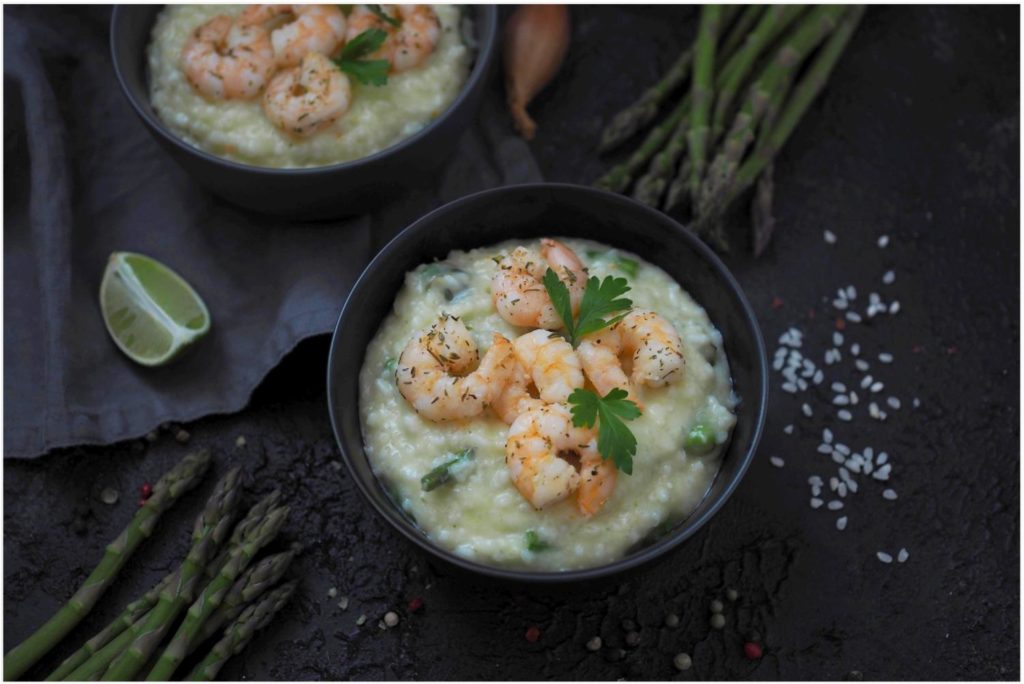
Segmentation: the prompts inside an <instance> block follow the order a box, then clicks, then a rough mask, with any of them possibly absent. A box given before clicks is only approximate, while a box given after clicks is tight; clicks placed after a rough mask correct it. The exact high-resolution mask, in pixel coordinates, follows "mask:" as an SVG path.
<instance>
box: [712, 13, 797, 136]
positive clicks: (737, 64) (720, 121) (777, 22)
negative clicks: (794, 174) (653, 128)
mask: <svg viewBox="0 0 1024 684" xmlns="http://www.w3.org/2000/svg"><path fill="white" fill-rule="evenodd" d="M801 12H803V7H802V6H800V5H771V6H769V7H768V8H767V9H765V12H764V14H763V15H762V16H761V20H760V21H759V22H758V23H757V27H756V28H754V30H753V31H751V32H750V34H749V35H748V36H747V38H746V41H745V42H744V44H743V47H742V48H741V49H740V51H739V52H737V53H736V55H735V56H734V57H732V58H731V59H730V60H729V65H728V66H727V68H726V72H725V73H726V76H725V78H723V79H722V80H721V81H718V82H716V83H715V93H716V96H715V112H714V115H713V116H712V125H711V130H712V133H711V140H712V142H714V141H715V140H717V139H718V137H719V136H720V135H721V134H722V129H723V128H724V127H725V117H726V116H727V115H728V114H729V108H730V106H731V105H732V101H733V98H734V97H735V96H736V93H737V92H739V89H740V86H741V85H743V81H744V80H745V79H746V77H747V75H748V74H749V73H750V70H751V69H752V68H753V67H754V63H755V61H756V60H757V58H758V57H759V56H760V55H761V53H762V52H763V51H764V49H765V48H766V47H768V46H769V45H770V44H771V42H772V41H773V40H775V38H776V37H777V36H778V35H779V34H780V33H781V32H782V31H784V30H785V29H786V27H787V26H789V25H790V24H791V23H792V22H793V20H794V19H796V18H797V17H798V16H799V15H800V13H801Z"/></svg>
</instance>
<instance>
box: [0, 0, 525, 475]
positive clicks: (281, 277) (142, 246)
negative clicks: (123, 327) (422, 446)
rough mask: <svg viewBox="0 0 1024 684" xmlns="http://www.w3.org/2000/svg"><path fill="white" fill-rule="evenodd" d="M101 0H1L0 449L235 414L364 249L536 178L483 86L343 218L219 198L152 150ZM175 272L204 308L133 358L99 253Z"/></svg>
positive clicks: (357, 265)
mask: <svg viewBox="0 0 1024 684" xmlns="http://www.w3.org/2000/svg"><path fill="white" fill-rule="evenodd" d="M108 25H109V8H106V7H102V8H101V7H77V8H70V7H60V8H55V7H50V8H45V9H44V8H39V7H13V8H12V7H5V8H4V92H5V95H6V97H5V112H4V113H5V127H4V171H5V174H4V189H5V197H6V199H5V204H4V217H5V220H4V224H5V227H4V371H5V372H4V456H5V457H22V458H25V457H33V456H38V455H40V454H43V453H45V452H46V451H48V450H50V449H53V448H55V447H61V446H69V445H75V444H86V443H89V444H105V443H110V442H115V441H118V440H122V439H126V438H131V437H137V436H140V435H142V434H145V433H146V432H148V431H149V430H152V429H153V428H154V427H156V426H157V425H159V424H160V423H163V422H165V421H187V420H192V419H195V418H198V417H200V416H204V415H208V414H213V413H227V412H232V411H238V410H239V409H241V408H242V407H244V406H245V404H246V402H247V401H248V399H249V396H250V394H251V393H252V391H253V389H254V388H255V387H256V385H257V384H258V383H259V382H260V380H261V379H262V378H263V377H264V376H265V375H266V373H267V372H268V371H269V370H270V369H271V368H273V367H274V366H275V365H276V364H277V363H278V361H279V360H280V359H281V357H282V356H284V355H285V354H286V353H287V352H288V351H289V350H291V349H292V348H293V347H294V346H295V345H296V344H297V343H298V342H299V341H300V340H302V339H303V338H305V337H308V336H311V335H316V334H321V333H326V332H329V331H331V330H332V329H333V326H334V323H335V321H336V319H337V316H338V312H339V310H340V308H341V305H342V303H343V302H344V299H345V296H346V294H347V293H348V290H349V288H350V287H351V285H352V283H353V282H354V281H355V279H356V277H357V276H358V275H359V273H360V271H361V270H362V268H363V267H364V265H365V264H366V263H367V262H368V261H369V259H370V258H371V257H372V255H373V253H374V250H376V249H378V248H379V247H380V246H382V245H383V244H384V243H385V242H386V241H387V240H388V239H389V238H390V237H391V236H393V235H394V234H395V233H397V232H398V231H399V230H400V229H401V228H403V227H405V226H406V225H407V224H408V223H410V222H411V221H413V220H415V218H417V217H418V216H421V215H422V214H424V213H426V212H427V211H429V210H430V209H432V208H434V207H436V206H439V205H440V204H442V203H444V202H446V201H449V200H451V199H454V198H456V197H459V196H461V195H465V194H468V193H471V192H475V191H478V190H482V189H485V188H488V187H494V186H496V185H501V184H508V183H522V182H529V181H535V180H539V179H540V173H539V171H538V169H537V166H536V164H535V163H534V160H533V158H532V156H531V155H530V152H529V150H528V149H527V147H526V145H525V144H523V143H522V142H521V141H519V140H518V139H517V138H515V137H514V136H513V134H512V133H511V127H510V124H509V121H508V118H507V117H506V116H505V113H504V110H503V106H502V104H501V93H500V85H499V84H498V83H497V82H495V83H492V84H491V86H490V88H489V91H488V93H487V95H486V97H485V102H484V105H483V108H482V111H481V114H480V116H479V117H478V123H477V124H476V125H475V126H474V127H473V128H472V129H471V130H469V131H468V132H467V134H466V136H465V138H464V139H463V141H462V143H461V144H460V146H459V151H458V154H457V157H456V158H455V159H453V160H452V162H451V164H450V165H449V166H448V168H447V169H446V171H445V172H444V173H443V174H441V175H440V176H439V178H438V180H437V183H436V187H435V188H434V189H433V190H432V191H429V192H428V191H417V192H414V193H412V194H410V195H409V196H408V197H406V198H404V199H403V200H402V201H400V202H397V203H395V204H393V205H392V206H389V207H388V208H386V209H384V210H381V211H380V212H378V213H375V214H372V215H367V216H361V217H358V218H355V219H349V220H344V221H333V222H318V223H289V222H287V221H283V220H281V219H274V218H267V217H263V216H259V215H255V214H251V213H249V212H246V211H244V210H241V209H237V208H234V207H232V206H230V205H227V204H225V203H223V202H221V201H219V200H218V199H216V198H214V197H212V196H210V195H208V194H207V193H205V192H204V191H203V190H201V189H200V188H199V187H198V186H197V185H196V184H195V183H194V182H193V181H192V180H191V178H190V177H189V176H188V175H186V174H185V173H184V171H182V170H181V169H180V168H179V167H178V166H177V165H175V164H174V162H172V161H171V159H170V158H169V157H168V156H167V155H166V154H164V152H163V151H162V150H161V149H160V148H159V147H158V145H157V144H156V142H155V141H153V140H152V139H151V138H150V137H149V135H148V134H147V132H146V131H145V129H144V128H143V126H142V124H141V123H140V122H139V121H138V120H137V119H136V117H135V114H134V113H133V112H132V111H131V109H130V107H129V105H128V103H127V101H126V100H125V99H124V97H123V96H122V94H121V92H120V90H119V88H118V85H117V83H116V80H115V78H114V74H113V69H112V66H111V63H110V57H109V51H108V48H107V39H108V35H107V34H108V28H107V27H108ZM117 250H128V251H137V252H141V253H143V254H148V255H151V256H153V257H155V258H156V259H159V260H160V261H162V262H164V263H166V264H167V265H169V266H170V267H171V268H173V269H175V270H176V271H178V272H179V273H181V274H182V275H183V276H184V277H185V278H186V279H187V280H188V281H189V282H190V283H192V285H193V286H194V287H195V288H196V290H197V291H198V292H199V293H200V294H201V295H202V296H203V298H204V299H205V301H206V303H207V305H208V306H209V308H210V311H211V314H212V317H213V326H212V329H211V332H210V334H209V336H208V337H207V338H206V339H204V340H203V341H202V342H201V343H200V344H199V345H197V347H196V348H195V349H193V350H190V352H189V353H187V354H186V355H185V356H183V357H181V358H180V359H178V360H177V361H175V362H174V363H172V364H170V365H168V366H166V367H164V368H156V369H147V368H142V367H139V366H137V365H135V364H133V363H132V362H131V361H129V360H128V359H127V358H125V357H124V356H123V355H122V354H121V353H120V352H119V351H118V350H117V348H116V347H115V346H114V344H113V343H112V342H111V340H110V339H109V337H108V335H107V333H106V330H105V328H104V326H103V322H102V320H101V318H100V312H99V304H98V290H99V283H100V279H101V276H102V274H103V269H104V266H105V264H106V260H107V257H108V255H109V254H110V253H111V252H112V251H117Z"/></svg>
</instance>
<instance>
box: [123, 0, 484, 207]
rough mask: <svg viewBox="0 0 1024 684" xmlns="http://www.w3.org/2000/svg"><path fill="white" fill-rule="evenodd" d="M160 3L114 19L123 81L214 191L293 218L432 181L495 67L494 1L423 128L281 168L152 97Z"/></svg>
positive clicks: (166, 142) (478, 12)
mask: <svg viewBox="0 0 1024 684" xmlns="http://www.w3.org/2000/svg"><path fill="white" fill-rule="evenodd" d="M161 9H162V7H161V6H154V5H119V6H117V7H115V8H114V11H113V13H112V16H111V20H110V50H111V55H112V58H113V63H114V70H115V71H116V73H117V80H118V82H119V83H120V84H121V89H122V91H123V92H124V94H125V97H126V98H128V102H129V103H131V106H132V108H133V109H134V110H135V112H136V114H138V115H139V118H140V119H142V122H143V124H145V126H146V128H147V129H148V130H149V132H150V133H151V134H152V135H153V137H154V138H156V140H157V142H159V143H160V144H161V145H162V146H163V147H164V149H166V150H167V152H168V153H169V154H170V155H171V157H172V158H173V159H174V160H175V161H176V162H177V163H178V164H179V165H181V166H182V168H184V169H185V171H187V172H188V173H189V174H190V175H191V176H192V177H193V178H195V180H196V181H197V182H198V183H199V184H200V185H202V186H203V187H205V188H206V189H207V190H209V191H210V192H212V193H214V194H215V195H218V196H220V197H223V198H224V199H226V200H228V201H229V202H231V203H233V204H237V205H239V206H241V207H244V208H246V209H252V210H255V211H259V212H263V213H267V214H275V215H280V216H288V217H290V218H294V219H326V218H338V217H342V216H351V215H355V214H361V213H365V212H368V211H372V210H373V209H376V208H378V207H380V206H383V205H384V204H386V203H387V202H389V201H392V200H394V199H396V198H399V197H401V195H402V193H403V192H404V191H405V190H407V189H408V188H410V187H426V186H428V185H429V184H430V183H431V182H432V181H433V179H434V175H435V173H434V172H435V171H437V170H438V169H439V168H440V167H441V166H442V165H443V164H444V163H445V162H446V161H447V160H448V159H449V158H450V156H451V154H452V153H453V152H454V151H455V150H456V149H457V145H456V143H457V142H458V140H459V138H460V136H461V135H462V134H463V133H464V132H465V131H466V130H467V129H468V128H469V127H470V126H471V125H472V123H473V120H474V118H475V117H476V112H477V110H478V108H479V105H480V99H481V97H482V96H483V91H484V88H485V86H486V84H487V81H488V77H489V75H490V74H491V71H492V66H493V64H494V60H495V56H496V54H497V40H498V12H497V8H496V7H495V6H493V5H473V6H467V7H466V9H467V11H471V12H472V13H473V24H472V25H473V31H474V33H475V39H476V44H477V48H476V55H475V60H474V63H473V67H472V69H471V70H470V73H469V76H468V77H467V79H466V82H465V83H464V84H463V86H462V90H461V91H460V92H459V94H458V95H457V96H456V98H455V100H454V101H453V102H452V103H451V104H450V105H449V106H448V108H447V109H446V110H445V111H443V112H441V113H440V114H439V115H438V116H437V118H436V119H434V120H433V121H431V122H430V123H429V124H427V125H426V126H425V127H424V128H423V129H422V130H420V131H418V132H417V133H414V134H413V135H411V136H409V137H408V138H404V139H402V140H400V141H399V142H397V143H395V144H394V145H392V146H390V147H387V148H385V149H383V150H381V151H379V152H376V153H374V154H372V155H370V156H368V157H363V158H361V159H355V160H352V161H349V162H344V163H341V164H332V165H330V166H316V167H309V168H300V169H277V168H272V167H265V166H254V165H250V164H243V163H241V162H235V161H230V160H228V159H224V158H222V157H218V156H216V155H213V154H210V153H209V152H205V151H203V150H201V149H199V148H198V147H195V146H193V145H191V144H189V143H187V142H185V141H184V140H182V139H181V138H180V137H178V136H177V135H176V134H175V133H173V132H172V131H171V130H170V129H169V128H168V127H167V126H166V125H165V124H164V122H163V121H161V120H160V117H159V116H157V114H156V112H155V111H154V110H153V107H152V105H151V104H150V101H149V75H148V71H149V70H148V67H147V59H146V47H147V46H148V45H149V42H150V36H151V34H152V31H153V24H154V22H155V21H156V17H157V14H158V13H159V12H160V10H161Z"/></svg>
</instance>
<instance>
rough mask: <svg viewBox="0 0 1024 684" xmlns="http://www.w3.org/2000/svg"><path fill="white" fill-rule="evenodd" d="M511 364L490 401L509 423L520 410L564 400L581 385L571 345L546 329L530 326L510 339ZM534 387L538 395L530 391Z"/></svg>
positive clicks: (577, 361)
mask: <svg viewBox="0 0 1024 684" xmlns="http://www.w3.org/2000/svg"><path fill="white" fill-rule="evenodd" d="M512 346H513V348H514V349H515V364H514V366H513V367H512V368H510V370H509V373H508V375H507V376H506V380H505V385H504V386H503V387H502V390H501V392H500V393H499V394H498V396H497V397H496V398H495V400H494V402H492V404H491V408H493V409H494V411H495V413H497V414H498V417H499V418H501V419H502V420H503V421H505V422H506V423H509V424H511V423H512V422H513V421H514V420H515V419H516V418H517V417H518V416H519V415H520V414H522V413H525V412H527V411H529V410H531V409H534V408H537V407H540V406H543V405H544V404H547V403H564V402H565V401H566V400H568V398H569V395H570V394H572V391H573V390H574V389H576V388H577V387H583V367H582V366H581V365H580V361H579V359H578V358H577V357H576V352H574V351H573V348H572V345H570V344H569V343H568V342H566V341H565V340H564V339H563V338H561V337H559V336H558V335H555V334H554V333H550V332H548V331H546V330H534V331H533V332H530V333H526V334H525V335H522V336H520V337H518V338H517V339H516V340H515V341H513V342H512ZM531 387H534V388H536V390H537V394H539V395H540V398H537V397H535V396H534V395H533V394H531V393H530V388H531Z"/></svg>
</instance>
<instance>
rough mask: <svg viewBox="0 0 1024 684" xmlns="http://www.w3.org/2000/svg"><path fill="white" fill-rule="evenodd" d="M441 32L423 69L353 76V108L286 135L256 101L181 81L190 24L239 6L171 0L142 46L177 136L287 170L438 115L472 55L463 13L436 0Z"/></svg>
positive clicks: (336, 158)
mask: <svg viewBox="0 0 1024 684" xmlns="http://www.w3.org/2000/svg"><path fill="white" fill-rule="evenodd" d="M433 7H434V11H435V12H437V16H438V18H439V19H440V21H441V37H440V39H439V41H438V44H437V48H436V50H435V51H434V53H433V54H432V55H431V56H430V57H429V58H428V59H427V61H426V62H425V63H424V65H423V66H421V67H419V68H416V69H412V70H410V71H406V72H404V73H400V74H391V75H389V77H388V83H387V85H385V86H380V87H376V86H364V85H361V84H359V83H357V82H355V80H354V79H351V80H352V107H351V109H349V111H348V112H347V113H346V114H345V116H343V117H342V118H341V119H339V120H338V121H337V122H336V123H335V124H334V125H333V126H331V127H330V128H328V129H326V130H324V131H323V132H321V133H319V134H317V135H314V136H311V137H309V138H304V139H298V138H292V137H290V136H288V135H287V134H285V133H284V132H282V131H281V130H279V129H278V128H276V127H275V126H274V125H273V124H271V123H270V121H268V120H267V118H266V117H265V116H264V115H263V112H262V109H261V107H260V98H257V99H255V100H244V101H243V100H231V101H221V102H213V101H210V100H206V99H205V98H203V97H202V96H201V95H199V94H198V93H197V92H196V91H195V90H193V89H192V87H191V86H190V85H189V84H188V82H187V81H186V80H185V75H184V73H183V72H182V70H181V66H180V63H179V60H180V56H181V50H182V47H183V46H184V45H185V41H186V40H187V39H188V36H189V33H191V32H192V31H193V30H194V29H195V28H196V27H198V26H200V25H202V24H203V23H205V22H206V21H208V20H209V19H211V18H213V17H214V16H216V15H218V14H229V15H237V14H239V13H240V12H241V11H242V9H243V8H244V5H173V6H169V7H166V8H165V9H163V10H162V11H161V12H160V15H159V16H158V17H157V21H156V24H155V25H154V27H153V36H152V41H151V43H150V45H149V49H148V58H149V78H150V80H149V83H150V93H149V94H150V101H151V102H152V104H153V108H154V109H155V110H156V112H157V115H158V116H159V117H160V119H161V120H163V122H164V123H165V124H166V125H167V126H168V127H169V128H170V129H171V130H172V131H173V132H174V133H176V134H177V135H179V136H180V137H181V138H182V139H184V140H185V141H187V142H188V143H190V144H192V145H195V146H196V147H199V148H201V149H203V150H205V151H207V152H210V153H212V154H215V155H217V156H220V157H225V158H227V159H232V160H234V161H239V162H244V163H247V164H254V165H258V166H272V167H278V168H293V167H305V166H323V165H326V164H336V163H340V162H344V161H349V160H352V159H358V158H360V157H366V156H368V155H371V154H373V153H375V152H378V151H379V150H382V149H384V148H385V147H389V146H390V145H393V144H395V143H396V142H398V141H399V140H401V139H402V138H405V137H408V136H410V135H412V134H414V133H416V132H417V131H419V130H420V129H422V128H423V127H424V126H426V125H427V124H428V123H430V122H431V121H432V120H433V119H435V118H436V117H437V116H438V115H440V114H441V113H442V112H443V111H444V110H445V109H447V108H448V106H449V105H450V104H451V103H452V101H453V100H454V99H455V97H456V95H458V93H459V91H460V90H461V88H462V84H463V83H464V82H465V81H466V77H467V75H468V74H469V68H470V64H471V63H472V54H471V52H470V50H469V49H468V48H467V47H466V45H465V44H464V43H463V40H462V36H461V31H460V20H461V10H460V9H459V7H457V6H453V5H434V6H433Z"/></svg>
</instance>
